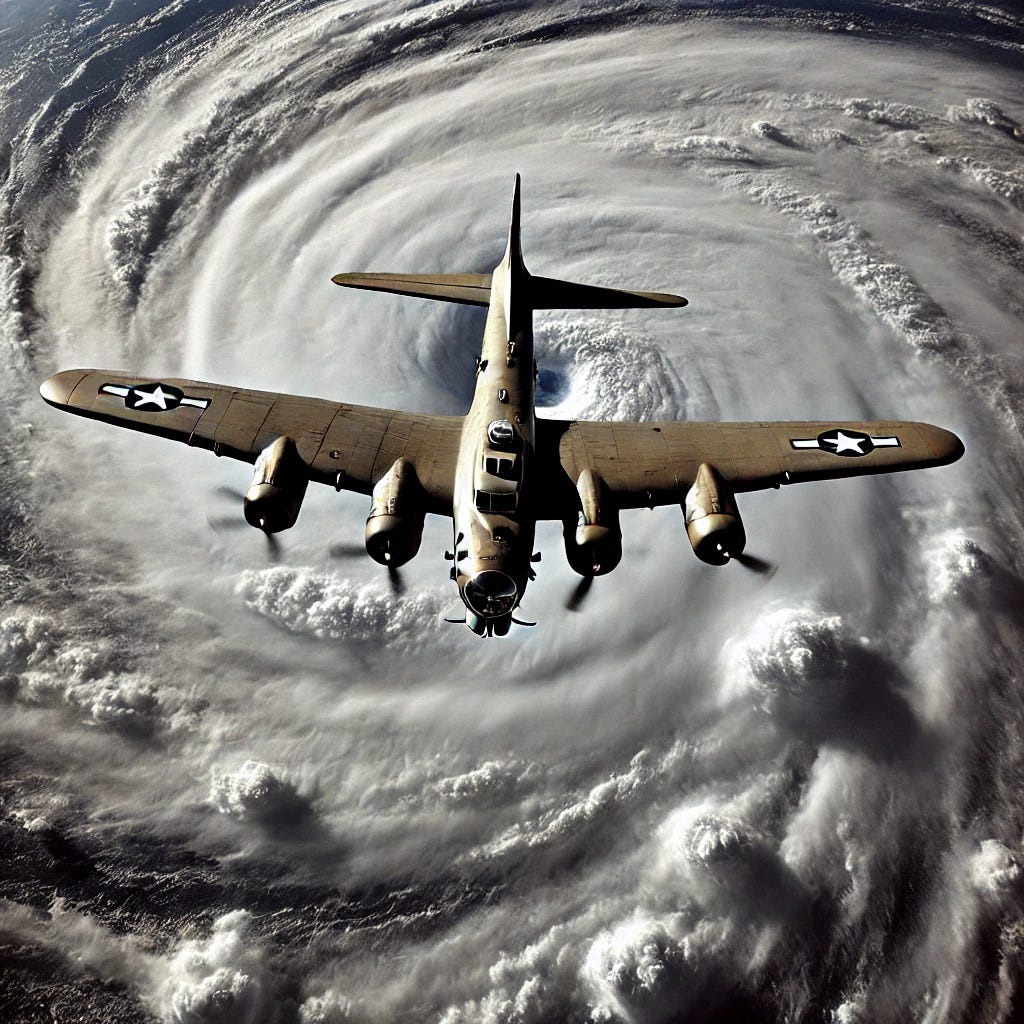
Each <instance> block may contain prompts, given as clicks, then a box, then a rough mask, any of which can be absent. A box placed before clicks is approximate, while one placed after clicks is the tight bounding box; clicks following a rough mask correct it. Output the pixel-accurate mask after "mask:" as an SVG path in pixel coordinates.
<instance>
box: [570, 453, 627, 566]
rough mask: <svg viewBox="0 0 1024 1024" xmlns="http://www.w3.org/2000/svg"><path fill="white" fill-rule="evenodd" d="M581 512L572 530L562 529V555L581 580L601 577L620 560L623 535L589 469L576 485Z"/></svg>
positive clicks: (612, 508) (609, 499)
mask: <svg viewBox="0 0 1024 1024" xmlns="http://www.w3.org/2000/svg"><path fill="white" fill-rule="evenodd" d="M576 490H577V491H579V496H580V512H579V519H578V521H577V524H576V527H575V529H573V526H572V523H571V522H567V523H565V524H564V526H563V530H562V532H563V537H564V540H565V555H566V558H567V559H568V560H569V565H570V566H572V568H573V570H574V571H575V572H578V573H579V574H580V575H581V576H603V575H604V574H605V573H608V572H611V571H612V569H614V568H615V566H617V565H618V564H619V562H620V561H621V560H622V531H621V530H620V529H619V510H618V507H617V506H616V504H615V501H614V499H613V498H612V496H611V494H610V493H609V491H608V487H607V485H606V484H605V482H604V480H602V479H601V477H600V476H598V474H597V473H595V472H594V471H593V470H592V469H585V470H583V472H582V473H580V477H579V480H577V482H576Z"/></svg>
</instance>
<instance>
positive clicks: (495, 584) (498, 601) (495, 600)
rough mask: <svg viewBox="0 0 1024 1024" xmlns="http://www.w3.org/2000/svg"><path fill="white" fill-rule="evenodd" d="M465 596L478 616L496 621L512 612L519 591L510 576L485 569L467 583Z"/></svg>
mask: <svg viewBox="0 0 1024 1024" xmlns="http://www.w3.org/2000/svg"><path fill="white" fill-rule="evenodd" d="M463 596H464V597H465V599H466V604H467V605H469V607H470V609H471V610H472V611H474V612H476V614H477V615H480V616H482V617H483V618H485V619H494V618H497V617H498V616H499V615H507V614H508V613H509V612H510V611H512V609H513V608H514V607H515V606H516V599H517V598H518V597H519V591H518V589H517V588H516V584H515V581H514V580H513V579H512V578H511V577H510V576H506V575H505V573H503V572H498V570H497V569H485V570H484V571H483V572H478V573H477V574H476V575H475V576H473V577H472V578H471V579H470V580H468V581H467V583H466V586H465V589H464V590H463Z"/></svg>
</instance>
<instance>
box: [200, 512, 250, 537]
mask: <svg viewBox="0 0 1024 1024" xmlns="http://www.w3.org/2000/svg"><path fill="white" fill-rule="evenodd" d="M206 522H207V525H208V526H209V527H210V529H211V530H214V531H215V532H216V533H221V532H223V531H224V530H240V529H241V528H242V527H243V526H246V527H247V526H248V525H249V524H248V523H247V522H246V521H245V520H244V519H243V518H242V517H241V516H237V515H235V516H207V517H206Z"/></svg>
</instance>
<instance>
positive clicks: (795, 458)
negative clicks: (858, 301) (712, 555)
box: [537, 420, 964, 519]
mask: <svg viewBox="0 0 1024 1024" xmlns="http://www.w3.org/2000/svg"><path fill="white" fill-rule="evenodd" d="M537 435H538V449H542V448H543V447H545V446H546V447H547V448H548V450H549V451H557V453H558V454H557V464H554V463H549V464H548V465H547V466H546V467H545V469H546V477H547V485H548V486H547V487H546V488H545V490H546V491H547V493H548V494H550V495H551V496H552V500H550V501H545V499H544V498H543V497H542V499H541V507H542V514H541V518H545V519H560V518H564V511H565V509H564V503H565V495H566V491H565V487H566V484H567V483H568V484H570V485H572V486H574V485H575V481H576V480H578V478H579V475H580V473H581V472H582V471H583V470H585V469H590V470H593V471H594V472H596V473H597V474H599V475H600V477H601V478H602V479H603V480H604V482H605V484H606V485H607V487H608V489H609V491H610V492H611V494H612V495H613V497H614V499H615V502H616V504H617V505H618V507H619V508H641V507H653V506H655V505H672V504H679V503H681V502H682V501H683V499H684V498H685V496H686V492H687V491H688V490H689V488H690V487H691V485H692V484H693V482H694V480H695V479H696V476H697V470H698V469H699V468H700V466H701V464H702V463H709V464H710V465H711V466H713V467H714V468H715V470H716V471H717V473H718V475H719V477H720V478H721V480H722V481H723V482H725V483H726V484H727V485H728V486H729V487H730V488H731V489H732V490H733V491H735V492H742V491H755V490H760V489H762V488H766V487H777V486H779V485H780V484H791V483H800V482H802V481H805V480H829V479H835V478H838V477H846V476H865V475H868V474H873V473H893V472H898V471H900V470H906V469H923V468H925V467H929V466H944V465H947V464H948V463H951V462H955V461H956V460H957V459H959V458H960V456H961V455H963V453H964V446H963V444H962V443H961V441H960V439H959V438H958V437H957V436H956V435H955V434H953V433H950V431H948V430H943V429H942V428H941V427H935V426H932V425H931V424H929V423H912V422H906V421H901V420H875V421H864V422H836V421H834V420H815V421H788V422H776V423H686V422H661V423H588V422H585V421H582V420H580V421H564V420H562V421H560V420H538V421H537ZM541 437H545V438H546V441H545V442H543V443H542V442H541Z"/></svg>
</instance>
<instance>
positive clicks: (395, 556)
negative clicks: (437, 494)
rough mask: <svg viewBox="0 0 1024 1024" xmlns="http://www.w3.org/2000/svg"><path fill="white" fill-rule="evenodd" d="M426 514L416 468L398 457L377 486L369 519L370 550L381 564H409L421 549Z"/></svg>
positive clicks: (367, 539)
mask: <svg viewBox="0 0 1024 1024" xmlns="http://www.w3.org/2000/svg"><path fill="white" fill-rule="evenodd" d="M426 514H427V510H426V495H425V494H424V493H423V485H422V484H421V483H420V481H419V477H417V476H416V470H415V469H414V468H413V465H412V463H410V462H406V460H405V459H398V461H397V462H395V464H394V465H393V466H392V467H391V468H390V469H389V470H388V471H387V473H385V475H384V476H383V477H381V479H380V480H378V481H377V485H376V486H375V487H374V489H373V504H372V505H371V506H370V515H369V517H368V518H367V520H366V551H367V554H368V555H369V556H370V557H371V558H372V559H373V560H374V561H375V562H380V564H381V565H387V566H391V567H392V568H395V569H397V568H398V567H399V566H401V565H405V563H406V562H408V561H409V560H410V559H411V558H413V557H414V556H415V554H416V552H417V551H419V549H420V541H421V540H422V539H423V520H424V518H425V517H426Z"/></svg>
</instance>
